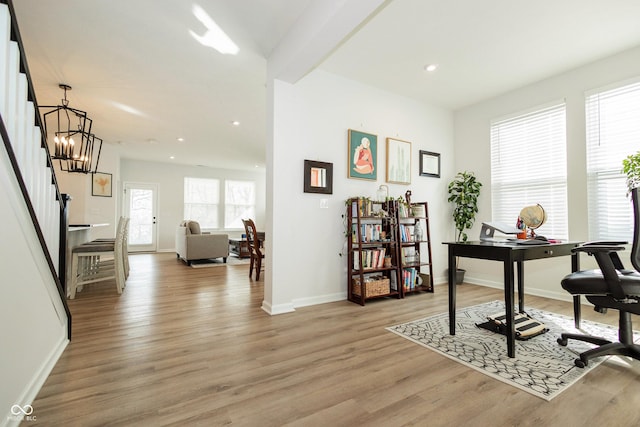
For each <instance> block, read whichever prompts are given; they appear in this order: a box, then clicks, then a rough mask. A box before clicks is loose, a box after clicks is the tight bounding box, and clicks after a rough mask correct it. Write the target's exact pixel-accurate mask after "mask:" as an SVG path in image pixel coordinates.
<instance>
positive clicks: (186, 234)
mask: <svg viewBox="0 0 640 427" xmlns="http://www.w3.org/2000/svg"><path fill="white" fill-rule="evenodd" d="M176 256H177V257H178V258H180V259H182V260H184V261H185V262H186V263H187V265H191V261H194V260H198V259H211V258H222V260H223V261H224V262H227V257H228V256H229V236H228V235H227V234H209V233H206V232H205V233H203V232H202V231H201V230H200V224H198V222H196V221H182V222H181V223H180V225H179V226H178V227H177V228H176Z"/></svg>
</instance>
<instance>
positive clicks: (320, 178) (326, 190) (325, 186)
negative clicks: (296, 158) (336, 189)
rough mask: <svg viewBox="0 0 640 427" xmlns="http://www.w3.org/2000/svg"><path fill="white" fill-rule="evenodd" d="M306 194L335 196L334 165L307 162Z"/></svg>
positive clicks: (305, 171)
mask: <svg viewBox="0 0 640 427" xmlns="http://www.w3.org/2000/svg"><path fill="white" fill-rule="evenodd" d="M304 192H305V193H322V194H333V163H326V162H316V161H314V160H305V161H304Z"/></svg>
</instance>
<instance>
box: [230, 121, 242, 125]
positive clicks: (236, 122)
mask: <svg viewBox="0 0 640 427" xmlns="http://www.w3.org/2000/svg"><path fill="white" fill-rule="evenodd" d="M231 124H232V125H234V126H240V122H239V121H237V120H234V121H232V122H231Z"/></svg>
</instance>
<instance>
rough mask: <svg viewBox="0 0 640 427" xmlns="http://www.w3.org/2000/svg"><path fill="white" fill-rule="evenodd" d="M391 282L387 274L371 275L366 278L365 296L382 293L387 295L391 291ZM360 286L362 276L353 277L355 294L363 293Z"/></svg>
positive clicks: (374, 295)
mask: <svg viewBox="0 0 640 427" xmlns="http://www.w3.org/2000/svg"><path fill="white" fill-rule="evenodd" d="M390 286H391V282H390V281H389V278H388V277H385V276H371V277H365V279H364V289H365V291H364V297H365V298H369V297H376V296H380V295H387V294H388V293H389V292H390ZM361 292H362V291H361V286H360V278H359V277H354V278H353V294H354V295H358V296H360V295H362V293H361Z"/></svg>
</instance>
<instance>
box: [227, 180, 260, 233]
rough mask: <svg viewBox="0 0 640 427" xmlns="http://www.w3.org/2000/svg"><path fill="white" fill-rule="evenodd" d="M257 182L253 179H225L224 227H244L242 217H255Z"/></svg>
mask: <svg viewBox="0 0 640 427" xmlns="http://www.w3.org/2000/svg"><path fill="white" fill-rule="evenodd" d="M255 213H256V184H255V182H253V181H225V191H224V227H225V228H243V227H244V225H243V224H242V219H243V218H244V219H247V218H254V219H255Z"/></svg>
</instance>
